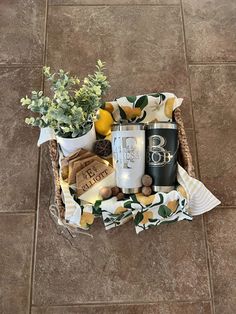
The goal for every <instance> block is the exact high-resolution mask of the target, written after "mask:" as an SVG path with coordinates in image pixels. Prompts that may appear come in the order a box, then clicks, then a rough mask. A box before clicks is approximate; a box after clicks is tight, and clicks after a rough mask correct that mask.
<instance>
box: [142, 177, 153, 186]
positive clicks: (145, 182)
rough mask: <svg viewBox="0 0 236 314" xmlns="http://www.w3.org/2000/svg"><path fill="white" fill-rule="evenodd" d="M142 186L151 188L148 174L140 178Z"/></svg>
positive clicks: (150, 178) (150, 179)
mask: <svg viewBox="0 0 236 314" xmlns="http://www.w3.org/2000/svg"><path fill="white" fill-rule="evenodd" d="M142 184H143V185H144V186H151V185H152V177H151V176H149V175H148V174H144V175H143V176H142Z"/></svg>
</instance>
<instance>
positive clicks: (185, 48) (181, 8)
mask: <svg viewBox="0 0 236 314" xmlns="http://www.w3.org/2000/svg"><path fill="white" fill-rule="evenodd" d="M180 13H181V19H182V28H183V39H184V57H185V64H186V74H187V81H188V89H189V96H190V107H191V108H190V109H191V114H192V124H193V128H192V129H193V138H194V142H195V143H194V144H195V150H196V167H197V169H196V175H197V176H198V178H199V180H200V179H201V175H200V168H199V162H198V147H197V136H196V127H195V120H194V112H193V97H192V90H191V82H190V74H189V67H188V58H187V44H186V33H185V26H184V12H183V5H182V0H180Z"/></svg>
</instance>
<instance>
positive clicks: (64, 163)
mask: <svg viewBox="0 0 236 314" xmlns="http://www.w3.org/2000/svg"><path fill="white" fill-rule="evenodd" d="M86 152H87V151H86V150H85V149H83V148H79V149H78V150H77V151H75V152H74V153H72V154H70V155H68V156H67V157H65V158H63V159H62V160H61V173H62V178H63V180H66V179H67V178H68V174H69V162H70V161H71V160H73V159H76V158H78V157H80V158H81V157H82V156H83V155H84V154H85V153H86Z"/></svg>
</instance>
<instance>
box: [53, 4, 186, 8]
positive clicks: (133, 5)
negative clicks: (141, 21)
mask: <svg viewBox="0 0 236 314" xmlns="http://www.w3.org/2000/svg"><path fill="white" fill-rule="evenodd" d="M145 6H146V7H164V8H166V7H168V8H169V7H174V8H178V7H179V6H180V5H179V4H154V3H136V4H132V3H126V4H121V3H117V4H115V3H113V4H105V3H104V4H102V3H100V4H92V3H90V4H85V3H84V4H73V3H61V4H50V3H49V7H145Z"/></svg>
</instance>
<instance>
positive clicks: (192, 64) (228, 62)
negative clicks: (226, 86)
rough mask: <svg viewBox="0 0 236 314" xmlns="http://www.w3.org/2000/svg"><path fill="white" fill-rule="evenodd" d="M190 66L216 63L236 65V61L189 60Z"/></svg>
mask: <svg viewBox="0 0 236 314" xmlns="http://www.w3.org/2000/svg"><path fill="white" fill-rule="evenodd" d="M188 64H189V65H190V66H214V65H233V66H235V65H236V61H212V62H201V61H194V62H191V61H190V62H188Z"/></svg>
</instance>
